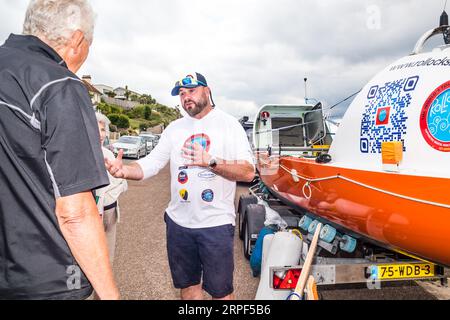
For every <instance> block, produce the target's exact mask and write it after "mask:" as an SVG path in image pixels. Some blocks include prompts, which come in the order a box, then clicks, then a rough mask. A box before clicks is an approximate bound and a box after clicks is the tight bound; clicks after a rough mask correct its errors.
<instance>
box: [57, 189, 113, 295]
mask: <svg viewBox="0 0 450 320" xmlns="http://www.w3.org/2000/svg"><path fill="white" fill-rule="evenodd" d="M80 201H83V202H82V203H80ZM56 215H57V217H58V222H59V225H60V228H61V232H62V234H63V236H64V238H65V240H66V241H67V243H68V245H69V248H70V250H71V252H72V254H73V256H74V258H75V260H76V261H77V262H78V264H79V266H80V267H81V269H82V270H83V272H84V273H85V275H86V276H87V278H88V279H89V281H90V282H91V284H92V286H93V287H94V289H95V291H96V292H97V294H98V296H99V297H100V298H101V299H108V300H109V299H118V298H119V291H118V289H117V286H116V284H115V281H114V277H113V272H112V268H111V264H110V262H109V256H108V248H107V244H106V237H105V232H104V230H103V224H102V221H101V218H100V215H99V213H98V210H97V207H96V205H95V201H94V199H93V197H92V194H91V193H90V192H88V193H85V194H84V195H82V196H81V197H76V196H74V197H72V198H71V197H68V198H65V199H63V200H61V199H58V200H57V205H56Z"/></svg>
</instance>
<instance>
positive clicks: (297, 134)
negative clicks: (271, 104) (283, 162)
mask: <svg viewBox="0 0 450 320" xmlns="http://www.w3.org/2000/svg"><path fill="white" fill-rule="evenodd" d="M302 123H303V121H302V119H301V118H273V119H272V130H274V129H280V128H285V127H289V126H295V127H293V128H289V129H283V130H280V131H275V132H274V135H276V134H279V138H278V146H279V147H281V149H282V148H283V147H304V146H305V140H304V133H303V127H304V126H302V125H301V124H302ZM275 140H276V139H274V142H275Z"/></svg>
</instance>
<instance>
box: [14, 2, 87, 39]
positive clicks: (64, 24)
mask: <svg viewBox="0 0 450 320" xmlns="http://www.w3.org/2000/svg"><path fill="white" fill-rule="evenodd" d="M95 18H96V15H95V13H94V11H93V9H92V7H91V5H90V4H89V2H88V1H87V0H31V1H30V4H29V5H28V9H27V13H26V15H25V21H24V23H23V34H24V35H33V36H36V37H39V38H44V39H45V40H47V41H48V42H50V44H51V45H53V46H64V45H66V44H67V41H68V40H69V39H70V37H71V36H72V34H73V32H75V31H76V30H80V31H81V32H83V34H84V36H85V37H86V39H87V40H88V41H89V43H92V40H93V38H94V25H95Z"/></svg>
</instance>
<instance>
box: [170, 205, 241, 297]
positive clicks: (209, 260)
mask: <svg viewBox="0 0 450 320" xmlns="http://www.w3.org/2000/svg"><path fill="white" fill-rule="evenodd" d="M164 221H165V222H166V227H167V254H168V257H169V265H170V272H171V273H172V280H173V284H174V286H175V288H177V289H185V288H188V287H191V286H195V285H198V284H200V283H201V280H202V274H203V285H202V287H203V290H205V291H206V292H207V293H209V294H210V295H211V296H212V297H213V298H216V299H220V298H223V297H225V296H228V295H230V294H232V293H233V291H234V288H233V271H234V254H233V241H234V229H235V228H234V227H233V225H231V224H228V225H224V226H219V227H213V228H203V229H189V228H184V227H181V226H179V225H177V224H176V223H175V222H173V221H172V219H170V217H169V216H168V215H167V213H166V214H165V215H164Z"/></svg>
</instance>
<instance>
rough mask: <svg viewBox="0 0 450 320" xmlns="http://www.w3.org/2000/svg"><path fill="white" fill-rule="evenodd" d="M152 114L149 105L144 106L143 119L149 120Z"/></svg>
mask: <svg viewBox="0 0 450 320" xmlns="http://www.w3.org/2000/svg"><path fill="white" fill-rule="evenodd" d="M151 116H152V109H150V107H149V106H145V107H144V119H145V120H150V117H151Z"/></svg>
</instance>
